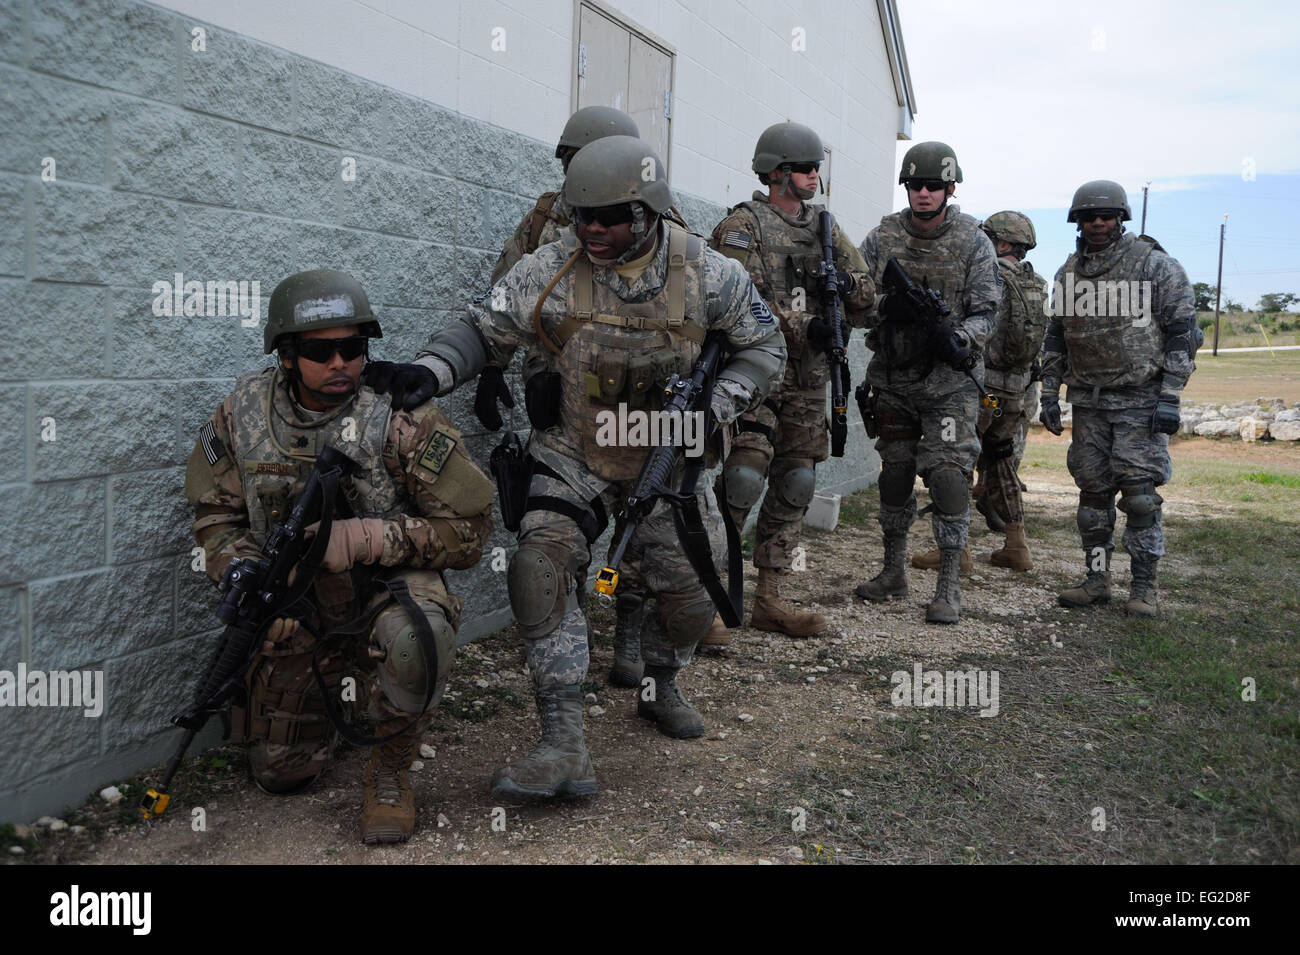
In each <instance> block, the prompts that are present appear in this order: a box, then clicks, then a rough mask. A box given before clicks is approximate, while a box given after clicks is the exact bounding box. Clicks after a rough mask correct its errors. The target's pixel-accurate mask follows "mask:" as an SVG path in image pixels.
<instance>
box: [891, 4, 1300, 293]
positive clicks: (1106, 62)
mask: <svg viewBox="0 0 1300 955" xmlns="http://www.w3.org/2000/svg"><path fill="white" fill-rule="evenodd" d="M899 8H900V17H901V20H902V26H903V34H904V41H905V43H906V45H907V56H908V61H909V66H910V69H911V74H912V82H913V85H914V87H915V91H916V97H917V113H916V120H915V123H914V127H913V140H912V141H913V142H918V141H921V140H926V139H939V140H943V141H945V142H947V143H949V144H950V145H952V146H953V147H954V149H955V150H956V152H957V157H958V161H959V162H960V164H961V167H962V172H963V177H964V181H963V183H962V184H961V185H959V186H958V187H957V194H956V196H955V200H954V201H956V202H958V203H959V204H960V205H961V207H962V210H963V211H965V212H969V213H971V214H972V215H975V216H978V217H981V218H982V217H984V216H986V215H988V214H989V213H992V212H996V211H998V210H999V209H1019V210H1021V211H1023V212H1025V213H1026V214H1028V215H1029V216H1030V218H1031V219H1033V220H1034V225H1035V227H1036V229H1037V232H1038V242H1039V245H1038V248H1037V249H1036V250H1035V251H1034V252H1033V253H1032V254H1031V256H1030V260H1031V261H1032V262H1033V263H1034V265H1035V267H1036V268H1037V269H1038V271H1039V272H1042V273H1043V274H1045V275H1046V276H1047V277H1048V278H1050V277H1051V276H1052V274H1053V273H1055V271H1056V269H1057V268H1058V267H1059V266H1060V264H1061V263H1062V262H1064V261H1065V257H1066V255H1068V254H1069V252H1070V251H1071V249H1072V248H1073V244H1074V235H1075V232H1074V227H1073V226H1072V225H1070V224H1069V223H1067V222H1066V221H1065V215H1066V210H1067V208H1068V204H1069V201H1070V196H1071V195H1072V194H1073V192H1074V190H1075V188H1076V187H1077V186H1079V185H1080V184H1081V183H1083V182H1085V181H1086V180H1089V179H1114V180H1117V181H1118V182H1120V183H1121V184H1122V185H1123V186H1124V187H1125V188H1126V189H1127V190H1128V193H1129V202H1130V204H1131V205H1132V207H1133V215H1134V221H1133V223H1131V224H1130V225H1131V227H1132V228H1133V229H1134V230H1135V231H1136V229H1137V225H1138V221H1137V220H1138V219H1139V218H1140V217H1141V204H1142V186H1143V184H1144V182H1146V181H1148V180H1150V182H1151V191H1150V194H1149V197H1148V211H1147V231H1148V232H1149V233H1150V234H1152V235H1154V236H1155V237H1156V238H1158V239H1159V240H1160V242H1161V244H1162V245H1163V246H1164V247H1165V248H1166V249H1168V250H1169V251H1170V253H1171V254H1173V255H1174V256H1175V257H1176V258H1177V259H1178V260H1179V261H1180V262H1182V264H1183V266H1184V267H1185V268H1186V269H1187V272H1188V276H1189V277H1190V278H1191V280H1192V281H1193V282H1209V283H1213V282H1214V279H1215V269H1216V266H1217V257H1218V234H1219V224H1220V223H1222V222H1223V216H1224V214H1225V213H1226V214H1227V215H1228V233H1227V236H1228V238H1227V245H1226V246H1225V251H1224V259H1223V287H1224V293H1225V295H1227V296H1229V297H1231V298H1233V299H1235V300H1237V301H1239V302H1241V303H1242V304H1243V305H1245V306H1247V307H1251V306H1253V305H1254V304H1255V303H1256V302H1257V301H1258V299H1259V296H1260V295H1261V294H1263V293H1265V292H1278V291H1282V292H1296V293H1300V228H1297V227H1296V226H1297V223H1300V68H1298V67H1297V66H1296V61H1297V60H1300V5H1295V6H1292V5H1288V4H1281V3H1265V2H1245V3H1236V4H1232V5H1231V6H1229V5H1227V4H1218V3H1210V2H1198V0H1191V2H1183V3H1166V2H1158V0H1130V2H1113V0H1097V2H1090V3H1088V4H1079V3H1054V2H1037V3H1021V2H999V3H992V2H959V0H899ZM909 145H911V143H907V142H900V143H899V144H898V158H899V159H900V160H901V158H902V154H903V153H904V152H905V151H906V150H907V148H908V146H909ZM906 202H907V199H906V197H905V195H904V193H903V190H902V188H901V187H899V189H898V190H897V193H896V195H895V203H894V205H895V208H901V207H902V206H903V205H905V204H906Z"/></svg>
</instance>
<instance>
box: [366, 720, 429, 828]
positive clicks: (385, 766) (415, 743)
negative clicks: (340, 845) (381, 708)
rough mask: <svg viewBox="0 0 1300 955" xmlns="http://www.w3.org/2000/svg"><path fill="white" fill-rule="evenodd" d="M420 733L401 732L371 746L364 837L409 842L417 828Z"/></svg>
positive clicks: (367, 774) (367, 767)
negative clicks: (415, 774)
mask: <svg viewBox="0 0 1300 955" xmlns="http://www.w3.org/2000/svg"><path fill="white" fill-rule="evenodd" d="M419 746H420V736H419V734H418V733H416V734H413V735H409V736H399V737H398V738H397V739H393V740H389V741H388V742H386V743H380V744H379V745H378V746H375V747H373V748H372V749H371V750H370V763H369V764H368V765H367V766H366V775H365V797H364V803H363V805H362V807H361V841H362V842H364V843H366V844H367V845H373V844H374V843H380V842H405V841H406V840H407V839H409V838H411V833H412V832H414V831H415V790H413V789H412V788H411V774H410V767H411V763H412V762H413V761H414V759H415V754H416V753H417V752H418V751H419Z"/></svg>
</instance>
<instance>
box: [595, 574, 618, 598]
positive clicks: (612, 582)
mask: <svg viewBox="0 0 1300 955" xmlns="http://www.w3.org/2000/svg"><path fill="white" fill-rule="evenodd" d="M617 589H618V571H616V570H614V568H613V567H606V568H604V569H602V570H601V572H600V573H599V574H597V575H596V593H598V594H602V595H604V596H606V597H612V596H614V591H615V590H617Z"/></svg>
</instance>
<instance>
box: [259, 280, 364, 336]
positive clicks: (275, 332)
mask: <svg viewBox="0 0 1300 955" xmlns="http://www.w3.org/2000/svg"><path fill="white" fill-rule="evenodd" d="M344 325H360V326H361V334H362V335H364V336H365V337H366V338H383V337H384V333H383V332H382V331H380V329H379V320H378V319H376V318H375V314H374V312H372V311H371V310H370V300H369V299H368V298H366V293H365V290H364V289H362V288H361V283H360V282H358V281H357V280H356V279H354V278H353V277H352V276H350V275H348V274H347V273H346V272H336V271H335V270H334V269H312V270H311V271H309V272H296V273H294V274H293V275H291V276H289V277H288V278H287V279H285V280H284V281H283V282H281V283H280V284H279V285H277V286H276V287H275V291H273V292H272V293H271V303H270V305H269V306H267V313H266V329H265V330H264V331H263V332H262V350H263V351H264V352H266V354H268V355H269V354H271V352H273V351H275V349H276V339H277V338H280V337H281V336H282V335H292V334H294V333H295V332H313V331H316V330H318V329H321V328H340V327H342V326H344Z"/></svg>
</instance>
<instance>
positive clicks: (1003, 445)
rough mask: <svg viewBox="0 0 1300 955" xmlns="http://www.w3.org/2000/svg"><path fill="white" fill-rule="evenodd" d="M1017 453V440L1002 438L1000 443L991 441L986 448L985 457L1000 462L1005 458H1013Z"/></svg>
mask: <svg viewBox="0 0 1300 955" xmlns="http://www.w3.org/2000/svg"><path fill="white" fill-rule="evenodd" d="M1015 453H1016V439H1015V438H1002V439H1001V440H998V441H989V442H988V443H987V444H986V445H985V446H984V452H983V455H982V456H984V455H987V458H988V460H990V461H1000V460H1002V459H1003V458H1009V457H1012V456H1013V455H1014V454H1015Z"/></svg>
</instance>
